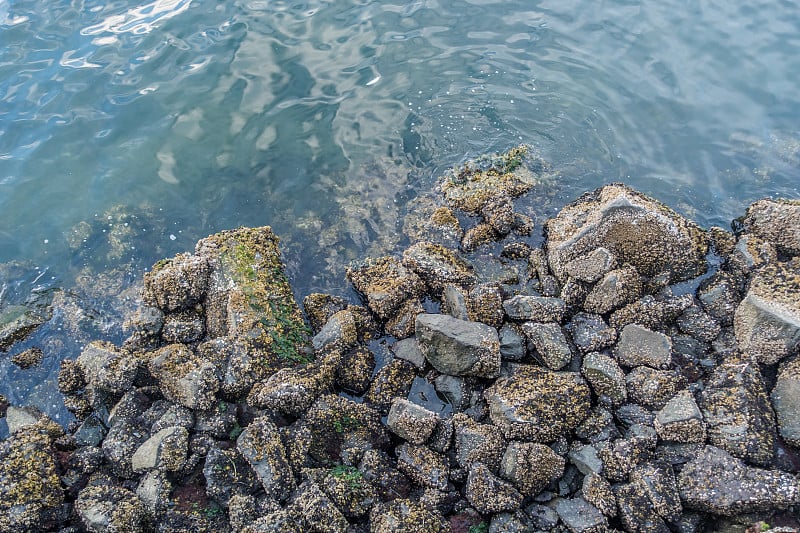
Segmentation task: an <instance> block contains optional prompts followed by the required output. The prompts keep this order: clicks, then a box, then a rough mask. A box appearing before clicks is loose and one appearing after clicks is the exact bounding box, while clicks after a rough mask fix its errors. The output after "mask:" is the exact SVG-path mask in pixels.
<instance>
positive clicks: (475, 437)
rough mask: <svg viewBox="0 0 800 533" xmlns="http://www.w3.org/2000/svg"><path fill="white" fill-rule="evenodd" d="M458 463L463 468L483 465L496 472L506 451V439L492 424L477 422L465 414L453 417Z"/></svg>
mask: <svg viewBox="0 0 800 533" xmlns="http://www.w3.org/2000/svg"><path fill="white" fill-rule="evenodd" d="M453 431H454V437H453V441H454V445H455V449H456V454H455V455H456V461H457V462H458V464H459V465H460V466H461V467H463V468H469V467H470V466H471V465H472V464H473V463H476V462H477V463H482V464H484V465H486V466H487V467H488V468H489V469H490V470H492V471H496V470H497V468H498V467H499V466H500V460H501V457H502V456H503V452H504V451H505V449H506V441H505V439H504V438H503V437H502V436H501V435H500V434H499V433H498V432H497V428H495V427H494V426H492V425H490V424H481V423H480V422H476V421H475V420H473V419H472V418H470V417H469V416H468V415H466V414H464V413H457V414H455V415H453Z"/></svg>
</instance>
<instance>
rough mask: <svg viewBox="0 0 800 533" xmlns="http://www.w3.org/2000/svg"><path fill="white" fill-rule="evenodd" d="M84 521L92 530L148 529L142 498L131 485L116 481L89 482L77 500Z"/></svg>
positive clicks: (101, 532) (133, 531)
mask: <svg viewBox="0 0 800 533" xmlns="http://www.w3.org/2000/svg"><path fill="white" fill-rule="evenodd" d="M75 510H76V511H77V513H78V516H79V517H80V519H81V521H82V522H83V525H84V526H86V528H87V529H88V530H89V531H91V532H93V533H104V532H106V531H126V532H130V533H139V532H144V531H146V527H147V526H148V524H147V512H146V511H145V507H144V505H143V503H142V501H141V500H140V499H139V498H138V496H136V494H134V493H133V492H131V491H130V490H128V489H125V488H122V487H117V486H115V485H90V486H88V487H86V488H85V489H83V490H82V491H81V492H80V494H79V495H78V499H77V500H75Z"/></svg>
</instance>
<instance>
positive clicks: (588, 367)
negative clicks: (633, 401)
mask: <svg viewBox="0 0 800 533" xmlns="http://www.w3.org/2000/svg"><path fill="white" fill-rule="evenodd" d="M581 373H582V374H583V376H584V377H585V378H586V381H588V382H589V384H590V385H591V386H592V389H593V390H594V393H595V394H596V395H597V396H599V397H601V398H602V397H605V398H608V401H609V402H610V403H611V405H620V404H623V403H625V401H626V400H627V399H628V390H627V387H626V385H625V373H624V372H623V371H622V369H621V368H620V366H619V365H618V364H617V362H616V361H615V360H614V359H613V358H611V357H609V356H608V355H605V354H601V353H597V352H593V353H589V354H586V356H585V357H584V358H583V365H582V366H581Z"/></svg>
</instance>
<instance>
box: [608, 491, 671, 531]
mask: <svg viewBox="0 0 800 533" xmlns="http://www.w3.org/2000/svg"><path fill="white" fill-rule="evenodd" d="M614 497H615V498H616V500H617V507H618V510H619V512H618V515H619V518H620V520H621V522H622V525H623V527H624V528H625V530H626V531H631V532H634V531H635V532H637V533H638V532H642V533H669V531H670V530H669V528H668V527H667V525H666V524H665V523H664V520H663V519H662V518H661V517H660V516H658V514H657V513H656V512H655V509H654V507H653V504H652V502H651V501H650V499H649V498H648V495H647V494H646V493H645V491H644V486H643V484H641V483H625V484H622V485H615V486H614Z"/></svg>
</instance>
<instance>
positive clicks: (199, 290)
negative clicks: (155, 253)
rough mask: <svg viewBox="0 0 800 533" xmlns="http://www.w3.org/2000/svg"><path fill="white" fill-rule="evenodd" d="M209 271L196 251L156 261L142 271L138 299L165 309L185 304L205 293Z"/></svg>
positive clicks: (169, 309) (183, 306)
mask: <svg viewBox="0 0 800 533" xmlns="http://www.w3.org/2000/svg"><path fill="white" fill-rule="evenodd" d="M210 272H211V267H210V265H209V264H208V261H207V260H206V259H205V258H204V257H199V256H196V255H191V254H179V255H176V256H175V257H174V258H172V259H166V260H163V261H159V262H158V263H156V264H155V265H154V266H153V269H152V270H151V271H150V272H146V273H145V275H144V292H143V295H142V299H143V300H144V302H145V304H146V305H151V306H154V307H157V308H158V309H160V310H162V311H164V312H167V313H169V312H172V311H177V310H179V309H186V308H189V307H191V306H193V305H195V304H197V303H199V302H200V301H201V300H202V299H203V297H204V296H205V294H206V290H207V289H208V276H209V274H210Z"/></svg>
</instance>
